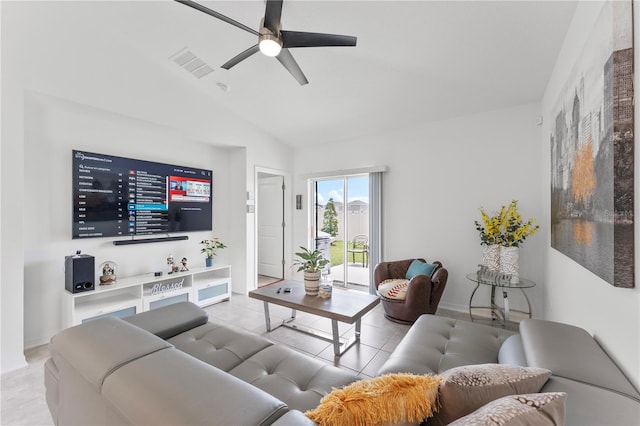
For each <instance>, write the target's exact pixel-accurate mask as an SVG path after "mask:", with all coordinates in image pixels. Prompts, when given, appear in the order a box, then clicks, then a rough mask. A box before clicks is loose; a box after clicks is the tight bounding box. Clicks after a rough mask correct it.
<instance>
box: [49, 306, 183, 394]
mask: <svg viewBox="0 0 640 426" xmlns="http://www.w3.org/2000/svg"><path fill="white" fill-rule="evenodd" d="M114 342H117V343H118V344H114ZM170 347H171V345H170V344H169V343H167V342H166V341H164V340H162V339H160V338H159V337H157V336H154V335H153V334H151V333H148V332H146V331H145V330H142V329H140V328H138V327H136V326H135V325H132V324H129V323H128V322H126V321H123V320H121V319H120V318H115V317H103V318H100V319H97V320H94V321H90V322H87V323H84V324H81V325H78V326H75V327H70V328H67V329H65V330H62V331H61V332H60V333H58V334H56V335H55V336H53V338H52V339H51V344H50V345H49V348H50V351H51V355H52V357H53V361H54V362H55V363H56V365H61V363H62V362H65V361H66V362H67V363H68V364H69V365H71V366H73V368H74V369H75V370H77V372H78V373H79V374H80V375H81V376H82V377H84V379H85V380H86V381H87V382H89V383H91V384H92V385H93V386H94V387H95V388H96V390H98V391H99V390H100V389H101V387H102V383H103V382H104V380H105V378H106V377H107V376H109V374H111V373H112V372H113V371H114V370H116V369H118V368H119V367H120V366H122V365H124V364H126V363H129V362H131V361H133V360H135V359H138V358H140V357H143V356H145V355H148V354H150V353H153V352H156V351H159V350H162V349H165V348H170ZM60 358H63V360H60Z"/></svg>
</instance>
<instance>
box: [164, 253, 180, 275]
mask: <svg viewBox="0 0 640 426" xmlns="http://www.w3.org/2000/svg"><path fill="white" fill-rule="evenodd" d="M167 265H169V268H170V269H171V270H170V271H169V272H167V274H173V273H174V272H178V271H180V268H178V265H176V262H175V261H174V260H173V255H172V254H170V255H169V257H167Z"/></svg>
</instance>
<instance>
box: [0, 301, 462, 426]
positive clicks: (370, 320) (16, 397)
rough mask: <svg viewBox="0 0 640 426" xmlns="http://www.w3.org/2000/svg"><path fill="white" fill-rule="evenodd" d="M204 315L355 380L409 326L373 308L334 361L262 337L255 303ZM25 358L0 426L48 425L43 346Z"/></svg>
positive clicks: (6, 394) (348, 330)
mask: <svg viewBox="0 0 640 426" xmlns="http://www.w3.org/2000/svg"><path fill="white" fill-rule="evenodd" d="M206 310H207V311H208V313H209V316H210V318H212V319H215V320H217V321H222V322H226V323H229V324H230V325H233V326H235V327H241V328H244V329H248V330H252V331H254V332H256V333H259V334H263V335H265V336H268V337H269V338H270V339H272V340H274V341H277V342H280V343H283V344H286V345H289V346H291V347H292V348H294V349H296V350H298V351H300V352H303V353H306V354H308V355H310V356H312V357H315V358H317V359H320V360H322V361H324V362H326V363H328V364H334V365H336V366H338V367H340V368H343V369H345V370H348V371H351V372H353V373H355V374H357V375H359V376H361V377H371V376H373V375H375V373H376V371H377V370H378V368H379V367H380V366H381V365H382V363H384V361H385V360H386V359H387V358H388V357H389V355H390V354H391V352H392V351H393V349H394V348H395V347H396V345H397V344H398V343H399V342H400V340H401V339H402V337H403V336H404V335H405V333H406V332H407V330H408V329H409V326H406V325H401V324H396V323H393V322H390V321H388V320H387V319H385V318H384V315H383V314H384V312H383V310H382V307H381V306H377V307H376V308H375V309H374V310H372V311H371V312H369V313H368V314H367V315H366V316H365V317H364V318H363V320H362V333H361V342H360V344H359V345H355V346H354V347H352V348H350V349H349V350H348V351H347V352H345V354H344V355H342V357H340V358H339V359H337V360H334V357H333V352H332V351H333V349H332V345H331V344H330V343H329V342H325V341H323V340H320V339H318V338H315V337H313V336H309V335H306V334H304V333H300V332H297V331H295V330H291V329H288V328H284V327H282V328H278V329H276V330H274V331H272V332H271V333H267V332H266V329H265V320H264V308H263V304H262V302H260V301H257V300H254V299H249V298H248V297H246V296H242V295H235V294H234V295H233V297H232V298H231V300H229V301H227V302H222V303H218V304H216V305H212V306H209V307H207V308H206ZM290 313H291V310H289V309H286V308H283V307H279V306H272V308H271V316H272V321H275V320H276V319H277V318H280V319H285V318H288V317H289V316H290ZM438 314H439V315H444V316H449V317H455V318H461V319H467V320H468V319H469V316H468V314H464V313H459V312H454V311H445V310H439V311H438ZM297 321H299V322H300V323H303V324H305V325H308V326H310V327H312V328H315V329H318V330H322V331H325V332H330V331H331V322H330V320H328V319H324V318H320V317H317V316H314V315H311V314H305V313H302V312H299V313H298V314H297ZM339 330H340V333H341V335H343V336H350V335H353V333H354V326H353V325H349V324H340V327H339ZM25 355H26V358H27V362H28V364H29V365H28V366H27V367H25V368H22V369H20V370H17V371H13V372H10V373H5V374H3V375H2V376H1V377H0V381H1V383H0V386H1V387H0V390H1V399H0V401H1V407H0V424H1V425H4V426H9V425H34V426H45V425H52V424H53V422H52V419H51V416H50V414H49V410H48V408H47V405H46V402H45V396H44V394H45V393H44V370H43V368H44V367H43V364H44V362H45V361H46V359H47V358H48V356H49V354H48V350H47V347H46V345H43V346H39V347H36V348H33V349H29V350H27V351H26V353H25Z"/></svg>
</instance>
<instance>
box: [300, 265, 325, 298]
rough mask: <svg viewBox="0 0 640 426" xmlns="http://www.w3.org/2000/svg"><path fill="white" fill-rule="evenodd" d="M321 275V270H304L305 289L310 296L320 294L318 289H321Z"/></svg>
mask: <svg viewBox="0 0 640 426" xmlns="http://www.w3.org/2000/svg"><path fill="white" fill-rule="evenodd" d="M320 275H321V271H318V272H307V271H304V291H305V293H307V294H308V295H309V296H317V295H318V290H319V289H320Z"/></svg>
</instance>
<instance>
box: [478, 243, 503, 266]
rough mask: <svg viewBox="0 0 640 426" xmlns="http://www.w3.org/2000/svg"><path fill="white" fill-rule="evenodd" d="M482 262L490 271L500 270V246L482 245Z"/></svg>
mask: <svg viewBox="0 0 640 426" xmlns="http://www.w3.org/2000/svg"><path fill="white" fill-rule="evenodd" d="M482 264H483V265H484V266H486V267H487V268H488V269H489V270H490V271H492V272H498V271H499V270H500V246H499V245H498V244H492V245H490V246H484V251H483V253H482Z"/></svg>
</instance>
